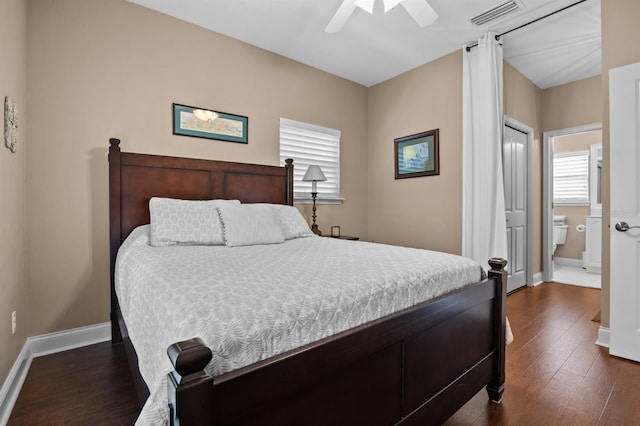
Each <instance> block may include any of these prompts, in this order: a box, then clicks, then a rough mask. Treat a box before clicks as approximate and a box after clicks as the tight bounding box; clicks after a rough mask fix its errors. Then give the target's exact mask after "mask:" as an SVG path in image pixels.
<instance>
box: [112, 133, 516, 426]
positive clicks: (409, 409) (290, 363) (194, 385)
mask: <svg viewBox="0 0 640 426" xmlns="http://www.w3.org/2000/svg"><path fill="white" fill-rule="evenodd" d="M109 142H110V145H111V146H110V148H109V210H110V240H111V324H112V341H113V343H114V344H116V343H120V342H123V343H124V344H125V348H126V352H127V356H128V358H129V363H130V366H131V371H132V374H133V376H134V379H135V382H136V388H137V390H138V395H139V397H140V399H141V402H143V401H144V400H146V398H147V396H148V395H149V391H148V389H147V388H146V385H145V384H144V382H143V381H142V378H141V376H140V373H139V372H138V364H137V357H136V353H135V349H134V348H133V346H132V345H131V341H130V340H129V338H128V332H127V328H126V324H125V323H124V320H123V318H122V315H121V313H120V308H119V305H118V300H117V297H116V294H115V289H114V267H115V260H116V255H117V252H118V248H119V247H120V245H121V243H122V242H123V241H124V239H125V238H126V237H127V236H128V235H129V233H130V232H131V231H132V230H133V229H134V228H135V227H136V226H138V225H141V224H145V223H149V210H148V202H149V199H150V198H151V197H152V196H157V197H171V198H181V199H193V200H196V199H212V198H227V199H239V200H241V201H242V202H249V203H251V202H269V203H280V204H289V205H292V204H293V162H292V161H290V160H287V164H286V166H284V167H275V166H261V165H250V164H242V163H231V162H221V161H209V160H197V159H188V158H177V157H164V156H155V155H146V154H132V153H123V152H121V151H120V148H119V144H120V141H119V140H118V139H110V141H109ZM489 264H490V265H491V268H492V269H491V270H490V271H489V273H488V275H489V277H488V278H487V279H484V280H482V281H480V282H478V283H476V284H473V285H471V286H468V287H465V288H464V289H462V290H459V291H455V292H453V293H450V294H447V295H445V296H442V297H439V298H437V299H434V300H431V301H428V302H425V303H422V304H420V305H417V306H414V307H411V308H409V309H405V310H403V311H401V312H398V313H396V314H393V315H389V316H386V317H384V318H381V319H379V320H376V321H373V322H371V323H367V324H364V325H362V326H359V327H356V328H354V329H351V330H347V331H345V332H342V333H339V334H337V335H335V336H331V337H328V338H325V339H322V340H320V341H318V342H314V343H312V344H309V345H306V346H304V347H301V348H298V349H294V350H292V351H289V352H286V353H284V354H281V355H278V356H275V357H272V358H269V359H267V360H264V361H260V362H257V363H255V364H252V365H249V366H247V367H244V368H241V369H239V370H236V371H232V372H230V373H225V374H223V375H220V376H217V377H210V376H208V375H207V374H206V373H205V372H204V371H203V369H204V367H205V366H206V365H207V364H208V362H209V360H210V359H211V352H210V350H209V349H208V348H206V347H205V346H203V345H202V344H201V342H200V341H199V339H196V338H195V337H197V336H194V339H193V340H189V341H185V342H177V343H176V344H174V345H172V346H171V347H170V348H168V355H169V357H170V359H171V361H172V363H173V365H174V367H175V371H174V372H173V373H172V374H170V375H169V384H168V398H169V408H170V410H171V419H172V422H173V424H180V425H183V426H185V425H231V424H242V425H271V424H277V425H288V424H291V425H299V424H304V425H340V424H344V425H354V424H366V425H378V424H379V425H390V424H402V425H426V424H440V423H442V422H444V421H445V420H446V419H447V418H449V417H450V416H451V415H452V414H453V413H455V412H456V411H457V410H458V409H459V408H460V407H462V406H463V405H464V404H465V403H466V402H467V401H468V400H469V399H470V398H471V397H472V396H473V395H475V394H476V393H477V392H478V391H479V390H481V389H482V388H483V387H485V386H486V389H487V392H488V394H489V398H490V399H491V400H492V401H494V402H499V401H500V399H501V397H502V392H503V389H504V380H505V306H506V271H505V270H504V267H505V265H506V261H505V260H503V259H491V260H490V261H489Z"/></svg>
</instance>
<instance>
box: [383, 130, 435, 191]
mask: <svg viewBox="0 0 640 426" xmlns="http://www.w3.org/2000/svg"><path fill="white" fill-rule="evenodd" d="M438 133H439V129H435V130H429V131H427V132H422V133H417V134H415V135H410V136H404V137H402V138H398V139H395V140H394V152H395V171H396V179H403V178H412V177H420V176H433V175H438V174H440V161H439V152H438Z"/></svg>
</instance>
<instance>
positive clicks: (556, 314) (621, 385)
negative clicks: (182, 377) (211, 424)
mask: <svg viewBox="0 0 640 426" xmlns="http://www.w3.org/2000/svg"><path fill="white" fill-rule="evenodd" d="M599 308H600V290H596V289H588V288H582V287H574V286H569V285H563V284H550V283H544V284H541V285H539V286H537V287H534V288H526V289H523V290H520V291H518V292H515V293H514V294H511V295H509V296H508V297H507V313H508V315H509V319H510V321H511V326H512V328H513V332H514V335H515V340H514V342H513V343H512V344H511V345H509V346H508V347H507V358H506V359H507V382H506V390H505V393H504V397H503V400H502V403H501V404H499V405H498V404H492V403H489V402H488V400H487V395H486V392H485V391H484V390H483V391H481V392H479V393H478V394H477V395H476V396H475V397H474V398H473V399H471V400H470V401H469V402H468V403H467V404H466V405H465V406H464V407H463V408H461V409H460V411H458V413H456V414H455V415H454V416H453V417H452V418H451V419H449V420H448V421H447V423H446V425H448V426H457V425H473V426H477V425H596V424H599V425H616V426H618V425H638V424H640V403H639V402H638V401H640V364H637V363H633V362H630V361H626V360H623V359H619V358H615V357H611V356H609V355H608V352H607V350H606V349H603V348H600V347H598V346H596V345H595V344H594V342H595V340H596V337H597V330H598V326H599V324H598V323H596V322H593V321H591V319H592V318H593V317H594V315H596V313H597V312H598V310H599ZM137 413H138V405H137V400H136V395H135V391H134V388H133V383H132V382H131V379H130V378H129V371H128V367H127V364H126V360H125V355H124V351H123V348H122V347H121V346H112V345H111V344H110V343H101V344H98V345H93V346H88V347H86V348H80V349H75V350H73V351H68V352H63V353H60V354H54V355H48V356H44V357H41V358H36V359H34V361H33V363H32V365H31V369H30V371H29V374H28V376H27V379H26V381H25V384H24V386H23V389H22V392H21V393H20V396H19V398H18V401H17V403H16V406H15V408H14V411H13V413H12V416H11V418H10V421H9V425H42V424H46V425H58V424H65V425H99V424H107V425H130V424H133V423H134V421H135V418H136V416H137Z"/></svg>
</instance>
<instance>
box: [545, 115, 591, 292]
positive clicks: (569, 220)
mask: <svg viewBox="0 0 640 426" xmlns="http://www.w3.org/2000/svg"><path fill="white" fill-rule="evenodd" d="M601 130H602V124H600V123H597V124H591V125H587V126H580V127H572V128H567V129H561V130H554V131H550V132H545V133H544V138H543V139H544V143H543V148H542V150H543V159H542V165H543V177H542V180H543V188H542V192H543V195H542V198H543V200H542V280H543V281H546V282H551V281H559V280H558V279H557V278H556V277H555V275H558V276H559V277H561V278H562V279H561V282H563V283H565V284H576V285H585V286H589V287H598V288H599V282H600V279H599V275H594V274H589V273H587V272H586V271H585V270H584V268H583V265H584V261H583V257H582V252H583V251H584V250H583V249H580V255H567V254H564V256H567V257H563V256H559V255H562V254H563V253H569V252H570V250H568V247H567V248H566V249H567V250H565V247H562V248H561V249H558V247H560V246H559V245H558V244H556V251H557V253H555V255H554V216H555V218H556V219H557V220H556V222H557V225H558V224H559V222H561V219H562V218H564V222H563V223H564V226H566V230H567V231H566V232H567V235H571V234H576V235H578V234H577V233H579V232H585V231H586V229H587V224H589V225H590V226H591V224H590V223H589V222H588V220H589V219H588V217H590V216H592V213H591V212H592V211H593V210H590V208H589V206H590V204H589V201H587V203H586V205H585V206H584V209H585V210H584V212H583V213H580V214H576V215H573V214H572V213H568V212H569V211H570V210H567V209H568V208H570V206H561V207H560V206H558V205H555V206H554V202H553V201H554V198H553V197H554V195H553V164H554V162H553V160H554V142H556V141H558V140H560V139H562V138H564V137H567V138H569V137H571V136H573V135H580V134H587V133H589V132H596V131H601ZM585 149H586V151H587V152H588V151H589V147H586V148H585ZM554 207H555V209H554ZM554 211H555V213H556V214H555V215H554ZM592 222H593V221H592ZM599 223H601V220H600V221H599ZM581 225H582V226H581ZM594 230H595V227H593V226H592V228H591V230H590V231H589V233H590V235H592V234H593V232H594ZM579 235H580V236H581V237H582V238H583V240H585V234H579ZM587 238H588V237H587ZM565 241H569V240H565ZM563 244H564V243H563ZM582 247H585V242H582ZM573 250H574V251H575V249H573ZM554 257H555V258H557V259H558V260H560V262H554ZM556 263H557V264H556ZM554 267H555V268H557V270H555V273H554ZM596 281H597V283H596ZM596 284H597V285H596Z"/></svg>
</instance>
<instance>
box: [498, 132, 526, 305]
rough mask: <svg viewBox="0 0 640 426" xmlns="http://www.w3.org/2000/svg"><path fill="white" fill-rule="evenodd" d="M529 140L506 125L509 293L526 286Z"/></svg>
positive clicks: (505, 182) (505, 172)
mask: <svg viewBox="0 0 640 426" xmlns="http://www.w3.org/2000/svg"><path fill="white" fill-rule="evenodd" d="M527 139H528V135H527V134H526V133H524V132H521V131H520V130H517V129H514V128H513V127H511V126H509V125H505V126H504V134H503V142H502V143H503V145H502V165H503V170H504V205H505V211H506V216H507V253H508V257H507V260H508V261H509V265H508V266H507V271H508V273H509V275H508V277H507V291H508V292H509V291H513V290H515V289H517V288H520V287H522V286H524V285H526V283H527V270H526V266H527V232H526V231H527V228H526V226H527V164H528V161H527Z"/></svg>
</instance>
